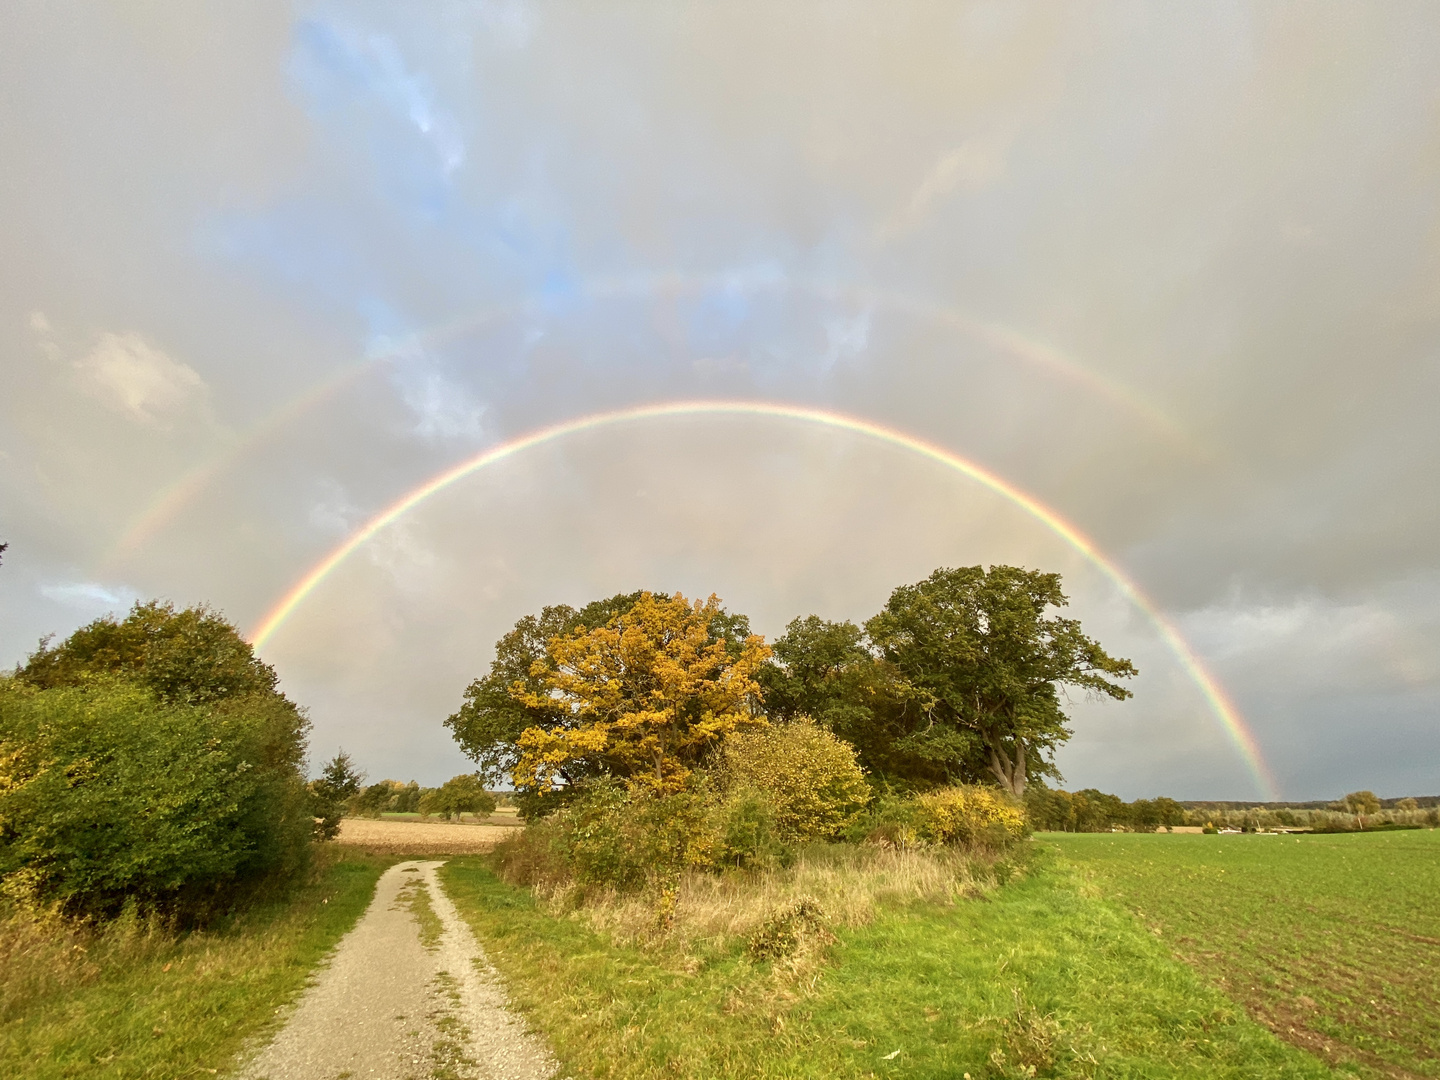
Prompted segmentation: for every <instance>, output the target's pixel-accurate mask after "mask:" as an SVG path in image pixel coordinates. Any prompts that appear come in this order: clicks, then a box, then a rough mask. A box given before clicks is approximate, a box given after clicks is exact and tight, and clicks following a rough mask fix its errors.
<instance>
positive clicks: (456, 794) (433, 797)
mask: <svg viewBox="0 0 1440 1080" xmlns="http://www.w3.org/2000/svg"><path fill="white" fill-rule="evenodd" d="M495 805H496V804H495V796H494V795H491V794H490V793H489V792H488V791H486V790H485V782H484V781H483V780H482V779H481V778H480V776H479V774H478V773H466V774H462V775H460V776H452V777H451V778H450V779H449V780H446V781H445V783H443V784H441V785H440V786H439V787H438V788H432V789H431V790H429V791H427V792H425V793H424V794H423V795H421V796H420V802H419V810H420V813H421V814H422V815H423V816H425V817H429V816H430V815H431V814H441V815H443V816H444V817H445V818H446V819H447V820H448V819H450V818H452V817H459V816H460V815H461V814H489V813H491V812H492V811H493V810H494V809H495Z"/></svg>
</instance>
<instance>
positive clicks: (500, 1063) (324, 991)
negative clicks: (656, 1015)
mask: <svg viewBox="0 0 1440 1080" xmlns="http://www.w3.org/2000/svg"><path fill="white" fill-rule="evenodd" d="M441 865H443V864H442V863H439V862H403V863H399V864H397V865H395V866H392V867H391V868H390V869H389V870H387V871H385V873H384V874H383V875H382V876H381V878H380V881H379V884H378V885H377V886H376V888H375V899H374V900H372V901H371V903H370V907H369V908H368V909H366V912H365V915H364V916H363V917H362V918H361V920H360V921H359V923H357V924H356V926H355V928H354V929H353V930H351V931H350V933H349V934H347V935H346V936H345V937H344V939H342V940H341V942H340V944H339V946H338V947H337V948H336V950H335V953H334V955H333V957H332V958H331V961H330V963H329V964H328V965H327V966H326V967H324V968H323V969H321V971H320V973H319V976H318V978H317V979H316V981H315V983H314V984H313V985H312V986H311V987H310V988H309V989H308V990H306V991H305V993H304V995H302V997H301V999H300V1002H299V1004H298V1005H297V1006H296V1008H295V1011H294V1013H293V1014H292V1015H291V1016H290V1019H289V1020H288V1021H287V1022H286V1024H285V1026H284V1028H283V1029H282V1030H281V1031H280V1033H279V1034H278V1035H277V1036H276V1037H275V1040H274V1041H273V1042H272V1043H270V1045H269V1046H267V1047H265V1049H263V1050H262V1051H261V1052H260V1053H259V1054H258V1055H257V1056H256V1057H255V1058H254V1060H252V1061H251V1062H250V1063H249V1065H248V1066H247V1067H246V1068H245V1069H243V1070H242V1072H241V1074H240V1075H241V1076H242V1077H244V1078H245V1080H340V1078H342V1077H354V1078H355V1080H362V1078H363V1080H423V1078H431V1077H438V1078H451V1077H455V1078H462V1077H463V1078H469V1077H474V1078H484V1080H547V1078H548V1077H550V1076H551V1075H553V1073H554V1071H555V1062H554V1060H553V1059H552V1058H551V1057H550V1055H549V1052H548V1051H547V1050H546V1049H545V1047H544V1046H543V1044H541V1042H540V1041H539V1040H538V1039H537V1038H536V1037H535V1036H533V1035H531V1034H528V1033H527V1032H526V1030H525V1026H524V1024H523V1023H522V1022H521V1021H520V1020H519V1019H518V1018H516V1017H515V1015H514V1014H513V1013H511V1012H510V1011H509V1010H508V1009H507V1008H506V1004H505V994H504V991H503V989H502V988H501V986H500V983H499V981H498V980H497V977H496V975H495V971H494V969H493V968H491V967H490V965H489V963H488V962H487V961H486V959H485V954H484V953H483V952H482V951H481V949H480V945H479V943H478V942H477V941H476V940H475V937H474V935H473V934H471V932H470V928H469V927H468V926H466V925H465V923H464V922H463V921H462V920H461V918H460V916H459V914H458V913H457V912H456V910H455V906H454V905H453V904H451V902H450V898H449V897H447V896H446V895H445V893H444V891H443V890H442V889H441V887H440V880H439V876H438V875H437V874H436V870H438V869H439V868H440V866H441Z"/></svg>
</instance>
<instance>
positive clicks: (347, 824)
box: [338, 818, 518, 855]
mask: <svg viewBox="0 0 1440 1080" xmlns="http://www.w3.org/2000/svg"><path fill="white" fill-rule="evenodd" d="M517 829H518V826H505V825H462V824H458V823H454V822H448V821H373V820H371V819H369V818H345V819H344V820H343V821H341V822H340V836H339V838H338V839H339V841H340V843H342V844H351V845H353V846H355V847H360V848H365V849H367V850H370V851H380V852H385V853H387V854H401V855H474V854H477V853H479V852H482V851H489V850H490V849H491V848H493V847H494V846H495V845H496V844H498V843H499V842H500V841H501V840H504V839H505V838H506V837H507V836H509V835H510V834H511V833H513V832H515V831H516V830H517Z"/></svg>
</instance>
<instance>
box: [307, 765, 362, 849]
mask: <svg viewBox="0 0 1440 1080" xmlns="http://www.w3.org/2000/svg"><path fill="white" fill-rule="evenodd" d="M364 782H365V774H364V773H362V772H360V771H359V770H358V769H356V768H355V763H354V762H353V761H351V760H350V755H349V754H347V753H346V752H345V751H344V750H341V751H340V752H339V753H337V754H336V755H335V756H334V757H333V758H331V759H330V760H329V761H327V762H326V763H325V768H324V769H323V770H322V771H321V773H320V778H319V779H318V780H312V781H311V782H310V794H311V796H312V798H313V800H314V813H315V817H317V818H319V821H318V822H316V825H315V838H316V839H317V840H334V839H335V837H336V836H338V835H339V834H340V819H341V818H342V817H344V816H345V808H346V805H347V804H348V803H349V802H350V800H351V799H353V798H354V797H355V796H356V795H358V794H359V792H360V785H361V784H363V783H364Z"/></svg>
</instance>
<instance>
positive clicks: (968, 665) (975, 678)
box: [865, 566, 1136, 796]
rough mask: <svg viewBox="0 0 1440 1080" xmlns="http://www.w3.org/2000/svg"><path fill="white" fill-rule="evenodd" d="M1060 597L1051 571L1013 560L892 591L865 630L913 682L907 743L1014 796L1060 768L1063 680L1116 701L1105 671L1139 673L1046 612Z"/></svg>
mask: <svg viewBox="0 0 1440 1080" xmlns="http://www.w3.org/2000/svg"><path fill="white" fill-rule="evenodd" d="M1067 603H1068V600H1067V598H1066V596H1065V594H1064V592H1063V591H1062V590H1061V587H1060V575H1059V574H1047V573H1042V572H1039V571H1033V570H1024V569H1021V568H1018V567H1013V566H992V567H991V568H990V569H989V570H988V571H987V570H985V569H984V568H982V567H979V566H971V567H961V568H959V569H953V570H952V569H940V570H936V571H935V572H934V573H933V574H931V575H930V577H928V578H926V579H925V580H924V581H921V582H919V583H917V584H915V585H904V586H901V587H900V588H898V589H896V590H895V591H894V592H893V593H892V594H891V595H890V599H889V601H888V602H887V603H886V605H885V608H884V610H883V611H881V612H880V614H878V615H876V616H875V617H874V618H872V619H870V620H868V621H867V622H866V624H865V629H866V633H867V634H868V636H869V638H870V640H871V642H872V643H873V644H874V646H875V647H876V648H877V649H878V651H879V653H880V655H881V657H882V658H883V659H885V660H887V661H889V662H890V663H892V664H893V665H894V666H895V667H896V669H897V670H898V671H899V672H900V674H901V675H902V676H903V677H904V679H905V680H906V681H907V682H908V683H909V684H910V686H912V687H913V688H914V689H915V690H916V691H917V705H918V706H919V714H920V715H914V714H913V713H912V717H911V719H912V724H911V726H910V730H909V731H908V733H907V734H906V735H905V736H904V738H903V739H902V740H901V741H902V742H903V744H904V746H905V748H906V749H907V750H909V751H910V752H911V753H913V754H915V755H916V756H918V757H920V758H921V759H923V760H926V761H928V762H929V763H931V765H932V766H933V767H935V768H937V769H939V770H942V771H943V772H945V773H946V775H947V778H948V779H950V780H978V779H981V778H982V777H985V776H987V774H988V776H989V777H992V778H993V779H994V780H996V781H998V783H999V784H1000V786H1001V787H1002V788H1003V789H1004V790H1006V791H1008V792H1010V793H1011V794H1012V795H1015V796H1023V795H1024V793H1025V787H1026V784H1027V783H1029V782H1030V781H1032V780H1034V779H1037V778H1039V777H1043V776H1055V775H1057V773H1056V770H1055V766H1054V764H1053V757H1052V755H1053V753H1054V750H1055V748H1056V747H1057V746H1059V745H1060V744H1061V743H1063V742H1065V741H1066V740H1067V739H1068V738H1069V737H1070V729H1069V728H1068V727H1066V716H1065V714H1064V712H1063V710H1062V709H1061V707H1060V692H1061V689H1062V688H1066V687H1075V688H1078V689H1080V690H1084V691H1086V692H1088V693H1093V694H1097V695H1101V696H1105V697H1111V698H1114V699H1116V700H1123V699H1125V698H1128V697H1130V696H1131V694H1130V691H1129V690H1127V689H1126V688H1125V687H1123V686H1121V685H1120V684H1119V683H1118V682H1116V681H1114V680H1116V679H1122V678H1129V677H1130V676H1132V675H1134V674H1136V670H1135V666H1134V665H1133V664H1132V663H1131V662H1130V661H1129V660H1124V659H1118V658H1114V657H1111V656H1110V655H1109V654H1107V653H1106V652H1105V650H1104V649H1102V648H1101V647H1100V645H1099V643H1097V642H1095V641H1093V640H1092V639H1090V638H1088V637H1086V636H1085V635H1084V634H1083V633H1082V632H1081V630H1080V624H1079V622H1078V621H1076V620H1074V619H1062V618H1058V617H1054V616H1047V615H1046V611H1047V610H1048V609H1049V608H1052V607H1056V608H1058V607H1063V606H1065V605H1066V604H1067Z"/></svg>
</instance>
